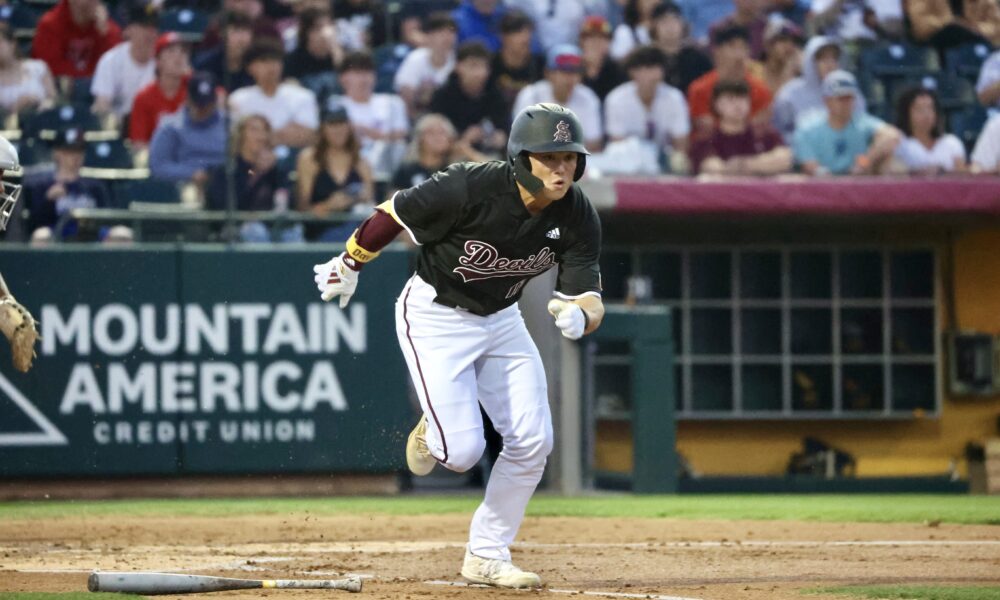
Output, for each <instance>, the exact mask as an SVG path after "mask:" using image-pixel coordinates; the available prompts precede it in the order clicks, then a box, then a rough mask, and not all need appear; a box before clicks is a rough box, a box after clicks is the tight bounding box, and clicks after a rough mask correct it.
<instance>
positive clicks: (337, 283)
mask: <svg viewBox="0 0 1000 600" xmlns="http://www.w3.org/2000/svg"><path fill="white" fill-rule="evenodd" d="M348 261H350V262H354V259H352V258H346V259H345V258H344V255H343V254H341V255H340V256H338V257H336V258H334V259H333V260H330V261H329V262H325V263H323V264H321V265H314V266H313V273H315V274H316V276H315V277H313V281H315V282H316V288H317V289H319V291H320V294H321V296H320V297H321V298H323V301H324V302H329V301H330V300H332V299H333V298H334V297H336V296H340V308H344V307H346V306H347V303H348V302H350V301H351V296H353V295H354V290H355V289H356V288H357V287H358V271H356V270H355V269H353V268H351V267H350V266H349V264H348Z"/></svg>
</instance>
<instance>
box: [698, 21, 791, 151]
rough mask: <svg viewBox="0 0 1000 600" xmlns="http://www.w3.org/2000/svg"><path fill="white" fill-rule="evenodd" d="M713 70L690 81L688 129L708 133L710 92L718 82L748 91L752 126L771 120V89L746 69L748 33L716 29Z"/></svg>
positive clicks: (748, 52) (748, 56)
mask: <svg viewBox="0 0 1000 600" xmlns="http://www.w3.org/2000/svg"><path fill="white" fill-rule="evenodd" d="M712 55H713V57H714V59H715V68H714V69H712V70H711V71H709V72H708V73H705V74H704V75H702V76H701V77H699V78H698V79H695V80H694V81H692V82H691V86H690V87H688V110H690V111H691V128H692V131H694V132H696V133H705V132H708V131H711V129H712V126H713V125H714V124H715V117H714V116H713V115H712V93H713V90H714V89H715V84H716V83H718V82H719V81H743V82H745V83H746V84H747V86H748V87H749V88H750V117H751V120H752V121H753V122H754V123H767V122H768V120H769V119H770V118H771V113H770V110H769V109H770V107H771V90H769V89H768V87H767V84H766V83H764V82H763V81H762V80H760V79H758V78H757V77H754V76H753V75H751V74H750V73H749V71H748V70H747V64H748V62H749V60H750V34H749V33H748V32H747V30H746V28H744V27H727V28H723V29H719V30H717V31H716V32H715V35H714V37H713V38H712Z"/></svg>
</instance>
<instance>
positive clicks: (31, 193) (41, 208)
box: [24, 127, 108, 240]
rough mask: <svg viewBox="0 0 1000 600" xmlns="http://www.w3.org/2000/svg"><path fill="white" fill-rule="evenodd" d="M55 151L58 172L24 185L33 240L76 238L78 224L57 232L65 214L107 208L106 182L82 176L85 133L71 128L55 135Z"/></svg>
mask: <svg viewBox="0 0 1000 600" xmlns="http://www.w3.org/2000/svg"><path fill="white" fill-rule="evenodd" d="M52 148H53V149H52V162H53V163H54V164H55V170H54V171H52V172H49V173H46V174H44V175H41V176H39V177H33V178H31V179H30V180H28V181H26V182H25V186H24V188H25V191H26V192H27V197H28V202H27V207H28V231H30V232H31V237H32V239H33V240H37V239H51V238H53V237H58V238H59V239H67V238H70V237H74V236H75V235H76V233H77V224H76V222H75V221H70V222H68V223H66V225H65V226H64V227H63V228H62V230H60V231H54V229H55V226H56V224H57V223H58V222H59V220H60V218H62V216H63V215H64V214H66V213H67V212H69V211H71V210H73V209H74V208H100V207H105V206H108V191H107V188H105V186H104V182H102V181H99V180H97V179H88V178H85V177H81V176H80V169H81V168H82V167H83V158H84V154H85V151H86V148H87V143H86V141H84V139H83V130H82V129H79V128H76V127H71V128H67V129H62V130H60V131H58V132H56V137H55V140H53V142H52Z"/></svg>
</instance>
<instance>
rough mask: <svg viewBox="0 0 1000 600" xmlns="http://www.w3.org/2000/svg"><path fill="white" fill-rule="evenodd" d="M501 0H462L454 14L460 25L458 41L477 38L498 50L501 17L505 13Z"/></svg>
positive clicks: (476, 39) (492, 50)
mask: <svg viewBox="0 0 1000 600" xmlns="http://www.w3.org/2000/svg"><path fill="white" fill-rule="evenodd" d="M504 12H505V10H504V6H503V3H502V2H501V1H500V0H462V4H461V5H460V6H459V7H458V8H456V9H455V11H454V12H453V13H452V15H453V16H454V17H455V24H456V25H457V26H458V43H459V44H461V43H462V42H467V41H470V40H475V41H478V42H482V43H483V44H485V45H486V47H487V48H489V49H490V52H496V51H497V50H499V49H500V19H501V18H503V15H504Z"/></svg>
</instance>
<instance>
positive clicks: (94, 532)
mask: <svg viewBox="0 0 1000 600" xmlns="http://www.w3.org/2000/svg"><path fill="white" fill-rule="evenodd" d="M468 519H469V516H468V515H464V514H456V515H428V516H390V515H370V516H364V515H345V516H314V515H311V514H304V513H296V514H288V515H277V514H276V515H266V516H237V517H182V516H178V517H132V516H113V517H87V518H72V519H71V518H65V519H48V520H20V519H19V520H3V521H0V572H2V573H3V577H4V579H3V580H4V582H5V584H4V586H3V587H4V589H5V590H6V591H45V592H52V591H83V590H86V582H87V574H89V573H90V571H91V570H94V569H100V570H113V571H130V570H131V571H167V572H182V573H203V574H208V575H220V576H226V577H244V578H254V579H277V578H308V577H315V578H335V577H340V576H344V575H347V574H357V575H361V576H363V577H364V578H365V579H366V581H365V587H364V591H363V592H362V594H363V595H364V597H370V598H377V599H383V598H384V599H386V600H388V599H390V598H391V599H404V600H422V599H426V598H462V599H465V598H468V599H478V598H524V594H541V595H542V596H543V597H551V598H553V599H555V598H559V597H563V596H569V595H579V596H586V597H594V598H597V597H605V598H651V599H657V600H666V599H672V600H681V599H683V600H743V599H746V600H764V599H767V600H802V598H803V596H802V593H801V591H802V590H803V589H809V588H815V587H819V586H824V585H844V584H852V583H935V584H937V583H940V584H949V583H955V584H969V585H997V584H1000V541H998V536H997V528H996V527H993V526H963V525H949V524H941V525H937V524H935V526H924V525H899V524H893V525H887V524H863V523H802V522H786V521H690V520H673V519H614V518H562V517H559V518H557V517H529V518H528V519H526V520H525V524H524V526H523V527H522V530H521V535H520V537H519V539H518V542H517V544H515V546H514V548H513V554H514V560H515V562H516V563H517V564H519V565H521V566H523V567H524V568H527V569H530V570H533V571H536V572H537V573H538V574H539V575H541V577H542V579H543V580H544V581H545V584H546V587H545V588H544V589H543V590H542V591H537V592H526V591H522V590H497V589H492V588H483V587H479V586H471V585H468V584H465V583H464V582H463V580H462V578H461V577H460V576H459V575H458V570H459V568H460V566H461V561H462V555H463V553H464V540H463V537H464V534H465V532H466V531H467V528H468ZM317 593H320V594H339V593H340V592H331V591H309V590H302V591H295V590H249V591H235V592H218V593H216V594H215V595H220V596H221V595H224V596H226V598H227V599H228V598H236V599H240V600H243V599H246V600H249V599H250V598H259V597H260V596H265V595H267V596H270V595H274V594H280V596H281V598H285V597H288V598H289V599H290V600H292V599H293V598H294V600H299V599H302V600H305V599H306V598H310V597H311V598H316V597H317ZM167 598H171V596H167ZM188 598H190V597H188ZM813 598H817V599H819V598H822V596H814V597H813Z"/></svg>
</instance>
